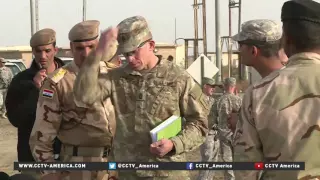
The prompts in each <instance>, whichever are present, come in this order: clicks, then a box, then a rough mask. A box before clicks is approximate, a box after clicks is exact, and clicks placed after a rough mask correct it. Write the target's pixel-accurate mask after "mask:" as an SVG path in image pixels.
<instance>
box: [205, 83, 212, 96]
mask: <svg viewBox="0 0 320 180" xmlns="http://www.w3.org/2000/svg"><path fill="white" fill-rule="evenodd" d="M214 90H215V87H214V86H211V85H208V84H205V85H204V87H203V92H204V94H206V95H207V96H212V95H213V93H214Z"/></svg>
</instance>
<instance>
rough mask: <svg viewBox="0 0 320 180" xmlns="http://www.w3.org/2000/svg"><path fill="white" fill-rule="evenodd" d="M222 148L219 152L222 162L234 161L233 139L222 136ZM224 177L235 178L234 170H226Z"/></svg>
mask: <svg viewBox="0 0 320 180" xmlns="http://www.w3.org/2000/svg"><path fill="white" fill-rule="evenodd" d="M219 142H220V148H219V151H220V152H219V154H220V156H221V159H222V162H233V149H232V143H231V140H226V139H224V138H223V139H221V138H220V141H219ZM224 177H225V179H227V180H234V179H235V176H234V172H233V170H227V171H225V172H224Z"/></svg>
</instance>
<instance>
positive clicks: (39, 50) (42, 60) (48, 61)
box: [32, 44, 58, 69]
mask: <svg viewBox="0 0 320 180" xmlns="http://www.w3.org/2000/svg"><path fill="white" fill-rule="evenodd" d="M32 52H33V55H34V58H35V61H36V62H37V63H38V64H39V65H40V66H41V67H42V68H45V69H46V68H48V67H50V65H52V63H53V62H54V56H55V55H56V54H57V52H58V48H56V47H54V45H53V44H49V45H44V46H38V47H34V48H32Z"/></svg>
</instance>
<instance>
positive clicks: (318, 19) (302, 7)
mask: <svg viewBox="0 0 320 180" xmlns="http://www.w3.org/2000/svg"><path fill="white" fill-rule="evenodd" d="M319 9H320V4H319V3H317V2H315V1H311V0H292V1H287V2H285V3H284V4H283V6H282V10H281V21H282V22H284V21H288V20H297V21H309V22H314V23H318V24H320V11H319Z"/></svg>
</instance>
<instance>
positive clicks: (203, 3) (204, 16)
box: [202, 0, 208, 56]
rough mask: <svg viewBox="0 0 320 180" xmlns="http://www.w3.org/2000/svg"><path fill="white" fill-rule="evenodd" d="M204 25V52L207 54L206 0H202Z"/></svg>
mask: <svg viewBox="0 0 320 180" xmlns="http://www.w3.org/2000/svg"><path fill="white" fill-rule="evenodd" d="M202 16H203V19H202V25H203V28H202V29H203V54H204V55H205V56H207V54H208V50H207V11H206V0H202Z"/></svg>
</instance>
